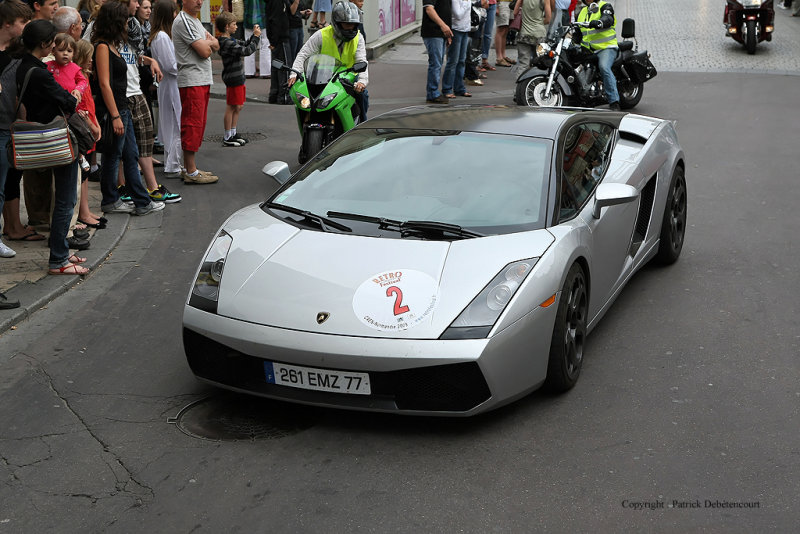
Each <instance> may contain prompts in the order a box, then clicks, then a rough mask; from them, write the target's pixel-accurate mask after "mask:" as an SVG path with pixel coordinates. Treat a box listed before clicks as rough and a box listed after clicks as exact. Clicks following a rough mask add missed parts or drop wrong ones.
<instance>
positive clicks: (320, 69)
mask: <svg viewBox="0 0 800 534" xmlns="http://www.w3.org/2000/svg"><path fill="white" fill-rule="evenodd" d="M341 66H342V64H341V63H340V62H339V60H337V59H336V58H334V57H331V56H328V55H325V54H315V55H313V56H309V58H308V59H306V63H305V74H306V81H307V82H308V83H310V84H312V85H320V84H326V83H328V81H329V80H330V79H331V78H332V77H333V74H334V73H335V72H336V69H337V68H339V67H341Z"/></svg>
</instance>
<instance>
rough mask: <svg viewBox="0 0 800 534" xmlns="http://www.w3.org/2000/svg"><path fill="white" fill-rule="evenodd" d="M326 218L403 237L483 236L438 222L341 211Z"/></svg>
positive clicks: (330, 212)
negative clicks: (372, 226)
mask: <svg viewBox="0 0 800 534" xmlns="http://www.w3.org/2000/svg"><path fill="white" fill-rule="evenodd" d="M328 217H336V218H337V219H350V220H352V221H363V222H368V223H373V224H377V225H378V228H380V229H386V230H389V229H393V230H396V231H398V232H400V234H401V235H402V236H403V237H405V236H407V235H412V234H414V235H420V234H421V235H425V236H429V237H430V236H435V237H442V238H444V236H445V234H450V235H455V236H457V237H462V238H464V237H484V236H485V234H481V233H479V232H475V231H472V230H467V229H465V228H462V227H461V226H458V225H457V224H450V223H443V222H438V221H397V220H394V219H386V218H384V217H374V216H372V215H361V214H358V213H344V212H341V211H329V212H328Z"/></svg>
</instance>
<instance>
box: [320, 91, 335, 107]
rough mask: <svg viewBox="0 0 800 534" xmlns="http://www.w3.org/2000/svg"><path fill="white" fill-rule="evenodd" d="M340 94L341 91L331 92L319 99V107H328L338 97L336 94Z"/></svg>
mask: <svg viewBox="0 0 800 534" xmlns="http://www.w3.org/2000/svg"><path fill="white" fill-rule="evenodd" d="M338 94H339V93H331V94H329V95H326V96H324V97H322V98H320V99H319V100H317V109H325V108H327V107H328V106H329V105H330V103H331V102H333V99H334V98H336V95H338Z"/></svg>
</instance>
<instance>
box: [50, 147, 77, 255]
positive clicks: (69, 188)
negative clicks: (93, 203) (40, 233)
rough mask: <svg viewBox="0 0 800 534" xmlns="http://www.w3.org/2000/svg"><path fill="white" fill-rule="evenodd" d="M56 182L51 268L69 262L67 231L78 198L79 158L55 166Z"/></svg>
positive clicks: (51, 234) (51, 239)
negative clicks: (66, 163)
mask: <svg viewBox="0 0 800 534" xmlns="http://www.w3.org/2000/svg"><path fill="white" fill-rule="evenodd" d="M52 170H53V181H54V183H55V204H54V205H53V218H52V219H51V220H50V258H49V260H48V263H49V266H50V268H51V269H58V268H59V267H65V266H67V265H68V264H69V261H68V259H69V245H68V244H67V233H69V223H70V222H71V221H72V211H73V210H74V209H75V202H77V200H78V188H77V187H76V186H77V184H78V160H77V159H76V160H75V161H73V162H72V163H71V164H69V165H62V166H61V167H53V169H52Z"/></svg>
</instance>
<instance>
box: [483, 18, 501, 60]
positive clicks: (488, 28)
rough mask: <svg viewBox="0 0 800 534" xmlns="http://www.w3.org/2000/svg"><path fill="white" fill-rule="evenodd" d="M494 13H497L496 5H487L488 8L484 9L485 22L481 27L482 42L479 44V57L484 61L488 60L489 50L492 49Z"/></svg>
mask: <svg viewBox="0 0 800 534" xmlns="http://www.w3.org/2000/svg"><path fill="white" fill-rule="evenodd" d="M495 13H497V4H489V7H488V8H486V22H485V23H484V25H483V38H482V39H483V41H482V43H481V56H482V57H483V59H484V61H485V60H487V59H489V49H490V48H491V47H492V32H493V31H494V15H495Z"/></svg>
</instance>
